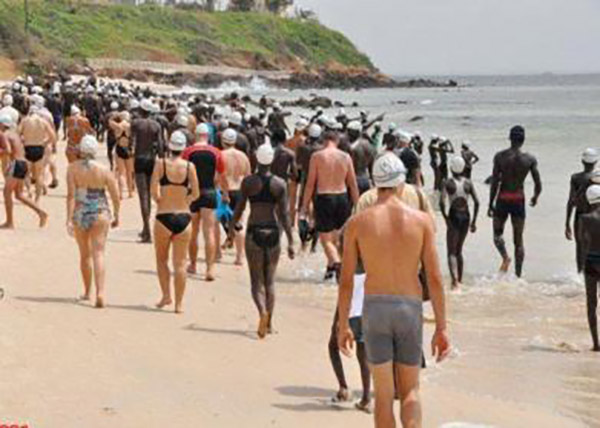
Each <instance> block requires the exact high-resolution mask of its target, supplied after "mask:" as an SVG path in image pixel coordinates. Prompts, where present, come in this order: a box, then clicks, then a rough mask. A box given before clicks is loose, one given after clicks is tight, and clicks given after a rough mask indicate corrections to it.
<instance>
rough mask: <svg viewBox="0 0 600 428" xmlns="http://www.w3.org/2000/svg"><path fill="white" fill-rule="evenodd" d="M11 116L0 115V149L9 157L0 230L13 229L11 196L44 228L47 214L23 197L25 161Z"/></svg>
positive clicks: (25, 171) (26, 169)
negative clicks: (3, 148) (29, 210)
mask: <svg viewBox="0 0 600 428" xmlns="http://www.w3.org/2000/svg"><path fill="white" fill-rule="evenodd" d="M14 126H15V124H14V122H13V120H12V116H11V115H9V114H7V113H6V112H4V113H0V147H6V149H7V152H8V154H9V156H10V164H9V166H8V169H7V176H6V182H5V185H4V208H5V209H6V222H5V223H4V224H2V225H1V226H0V228H2V229H14V227H15V223H14V204H13V195H14V196H15V198H16V199H17V200H18V201H19V202H21V203H22V204H23V205H25V206H27V207H29V208H31V209H32V210H33V211H35V213H36V214H37V215H38V216H39V218H40V227H44V226H45V225H46V223H47V221H48V214H47V213H46V212H45V211H44V210H42V209H41V208H40V207H39V206H38V205H37V204H36V203H35V202H33V201H32V200H30V199H29V198H27V197H26V196H24V195H23V186H24V182H25V177H26V176H27V171H28V167H27V161H26V160H25V148H24V147H23V143H22V142H21V139H20V138H19V135H17V133H16V132H15V131H14Z"/></svg>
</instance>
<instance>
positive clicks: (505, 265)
mask: <svg viewBox="0 0 600 428" xmlns="http://www.w3.org/2000/svg"><path fill="white" fill-rule="evenodd" d="M511 262H512V260H511V259H510V258H506V259H505V260H504V261H503V262H502V264H501V265H500V272H502V273H506V272H508V268H509V267H510V263H511Z"/></svg>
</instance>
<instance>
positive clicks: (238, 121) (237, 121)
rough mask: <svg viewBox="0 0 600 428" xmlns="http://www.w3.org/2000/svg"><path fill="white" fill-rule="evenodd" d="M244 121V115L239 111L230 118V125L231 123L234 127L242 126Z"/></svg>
mask: <svg viewBox="0 0 600 428" xmlns="http://www.w3.org/2000/svg"><path fill="white" fill-rule="evenodd" d="M242 119H243V117H242V113H240V112H239V111H234V112H233V114H232V115H231V117H230V118H229V123H231V124H232V125H236V126H241V125H242Z"/></svg>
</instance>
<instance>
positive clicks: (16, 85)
mask: <svg viewBox="0 0 600 428" xmlns="http://www.w3.org/2000/svg"><path fill="white" fill-rule="evenodd" d="M12 88H13V90H15V91H18V90H19V89H21V85H20V84H19V83H18V82H15V83H13V85H12Z"/></svg>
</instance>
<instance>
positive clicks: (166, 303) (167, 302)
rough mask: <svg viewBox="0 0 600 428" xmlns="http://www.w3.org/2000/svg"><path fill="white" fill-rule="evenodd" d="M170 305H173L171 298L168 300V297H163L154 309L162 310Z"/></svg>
mask: <svg viewBox="0 0 600 428" xmlns="http://www.w3.org/2000/svg"><path fill="white" fill-rule="evenodd" d="M171 303H173V300H171V298H170V297H163V298H162V299H161V300H160V302H158V303H157V304H156V307H157V308H158V309H162V308H164V307H165V306H169V305H170V304H171Z"/></svg>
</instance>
